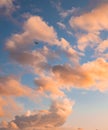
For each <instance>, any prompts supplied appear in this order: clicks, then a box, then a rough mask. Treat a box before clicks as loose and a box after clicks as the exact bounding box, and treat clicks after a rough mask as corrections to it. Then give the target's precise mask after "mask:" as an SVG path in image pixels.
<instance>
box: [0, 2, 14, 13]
mask: <svg viewBox="0 0 108 130" xmlns="http://www.w3.org/2000/svg"><path fill="white" fill-rule="evenodd" d="M13 1H14V0H0V10H1V12H2V13H4V12H5V13H6V14H9V13H11V12H12V11H13V10H14V5H13Z"/></svg>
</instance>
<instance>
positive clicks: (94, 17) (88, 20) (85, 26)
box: [69, 3, 108, 51]
mask: <svg viewBox="0 0 108 130" xmlns="http://www.w3.org/2000/svg"><path fill="white" fill-rule="evenodd" d="M107 8H108V3H104V4H100V5H98V6H97V7H96V8H95V9H92V10H91V12H85V13H84V14H82V15H80V16H75V17H71V19H70V21H69V23H70V26H71V27H72V28H74V29H75V30H82V31H83V32H84V33H83V34H77V39H78V48H79V49H80V50H82V51H83V50H85V48H86V47H87V46H92V47H95V46H96V45H97V44H96V43H100V42H101V41H102V39H101V37H100V33H101V31H103V30H104V31H108V11H107ZM91 44H92V45H91Z"/></svg>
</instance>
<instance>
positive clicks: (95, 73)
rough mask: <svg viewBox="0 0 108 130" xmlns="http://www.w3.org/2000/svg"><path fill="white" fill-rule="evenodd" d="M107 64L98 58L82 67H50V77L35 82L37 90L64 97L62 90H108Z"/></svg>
mask: <svg viewBox="0 0 108 130" xmlns="http://www.w3.org/2000/svg"><path fill="white" fill-rule="evenodd" d="M107 68H108V63H107V62H106V61H105V60H104V59H102V58H98V59H97V60H95V61H92V62H88V63H85V64H83V65H82V66H74V67H72V66H71V65H69V64H65V65H55V66H53V67H52V73H53V74H52V75H53V76H52V77H45V78H43V77H40V78H39V79H36V80H35V83H36V84H37V86H38V88H39V89H40V90H43V91H48V92H51V93H53V94H56V95H61V96H63V95H65V94H64V93H63V91H62V90H63V89H69V90H70V89H71V88H82V89H91V90H92V89H93V90H96V89H97V90H99V91H101V92H102V91H106V90H108V86H107V82H108V81H107V78H108V69H107Z"/></svg>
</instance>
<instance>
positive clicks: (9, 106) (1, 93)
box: [0, 76, 33, 118]
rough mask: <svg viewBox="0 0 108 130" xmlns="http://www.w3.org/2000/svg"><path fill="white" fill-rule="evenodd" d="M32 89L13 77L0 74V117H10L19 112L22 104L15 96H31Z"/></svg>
mask: <svg viewBox="0 0 108 130" xmlns="http://www.w3.org/2000/svg"><path fill="white" fill-rule="evenodd" d="M32 95H33V90H32V89H31V88H29V87H27V86H25V85H22V84H21V83H20V81H18V80H17V79H16V78H15V77H12V76H4V77H2V76H0V104H1V105H0V117H7V118H9V117H12V116H13V115H15V114H16V112H17V113H18V112H21V110H22V106H20V105H19V104H18V103H17V102H16V97H17V98H18V97H29V98H30V97H32Z"/></svg>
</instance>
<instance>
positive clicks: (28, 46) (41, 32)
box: [6, 16, 79, 69]
mask: <svg viewBox="0 0 108 130" xmlns="http://www.w3.org/2000/svg"><path fill="white" fill-rule="evenodd" d="M35 41H41V42H44V43H47V44H49V45H51V46H52V45H53V46H54V45H56V46H57V47H58V48H59V50H62V51H63V52H64V53H66V55H67V57H68V58H69V59H71V60H74V59H77V60H79V59H78V54H77V52H76V51H75V50H74V49H73V48H72V46H71V45H70V43H69V42H68V41H66V39H64V38H61V39H60V40H59V39H58V37H57V33H56V31H55V30H54V28H53V27H52V26H49V25H48V24H47V23H46V22H45V21H44V20H43V19H42V18H41V17H39V16H31V17H29V18H28V20H27V21H26V22H25V23H24V25H23V32H22V33H19V34H13V35H12V36H11V37H10V38H9V39H8V40H7V42H6V48H7V50H8V51H9V52H10V56H11V58H12V59H14V60H15V61H17V62H19V63H21V64H23V65H30V66H35V68H36V67H37V66H38V68H40V67H41V66H46V65H47V59H50V60H51V59H52V58H57V57H59V56H58V55H57V52H54V51H52V50H50V49H49V48H47V47H46V46H44V47H43V48H42V49H40V50H39V49H36V51H33V50H32V49H33V46H34V42H35ZM58 54H59V53H58ZM47 66H48V65H47ZM41 69H42V68H41Z"/></svg>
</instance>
